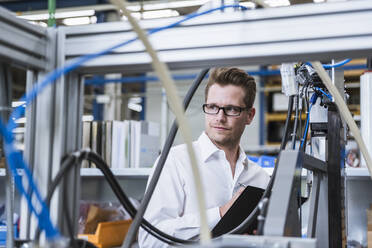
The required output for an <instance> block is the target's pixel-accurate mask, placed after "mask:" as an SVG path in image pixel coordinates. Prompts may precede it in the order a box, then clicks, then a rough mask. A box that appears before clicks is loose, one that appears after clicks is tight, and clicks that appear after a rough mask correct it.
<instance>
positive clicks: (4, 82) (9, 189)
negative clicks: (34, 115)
mask: <svg viewBox="0 0 372 248" xmlns="http://www.w3.org/2000/svg"><path fill="white" fill-rule="evenodd" d="M11 82H12V75H11V72H10V67H9V66H8V65H6V64H5V63H0V117H1V120H2V121H4V120H7V119H9V115H10V111H11V109H12V108H11V107H12V106H11V99H12V91H11ZM0 156H4V154H3V139H2V138H1V137H0ZM5 172H6V175H5V204H6V221H7V223H12V224H11V225H7V235H6V240H7V242H6V247H7V248H12V247H14V229H13V223H14V220H13V209H14V180H13V177H11V175H10V171H9V170H8V167H6V169H5Z"/></svg>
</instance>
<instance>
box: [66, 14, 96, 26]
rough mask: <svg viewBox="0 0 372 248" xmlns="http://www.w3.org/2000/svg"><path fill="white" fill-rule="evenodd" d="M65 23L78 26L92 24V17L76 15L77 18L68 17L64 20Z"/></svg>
mask: <svg viewBox="0 0 372 248" xmlns="http://www.w3.org/2000/svg"><path fill="white" fill-rule="evenodd" d="M62 22H63V24H65V25H66V26H76V25H87V24H90V23H91V21H90V18H89V17H88V16H86V17H75V18H66V19H64V20H63V21H62Z"/></svg>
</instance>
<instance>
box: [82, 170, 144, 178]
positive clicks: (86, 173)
mask: <svg viewBox="0 0 372 248" xmlns="http://www.w3.org/2000/svg"><path fill="white" fill-rule="evenodd" d="M111 171H112V172H113V173H114V175H115V176H117V177H136V178H137V177H141V178H146V177H148V176H149V175H150V172H151V168H124V169H112V170H111ZM80 175H81V176H82V177H103V174H102V172H101V171H100V170H99V169H97V168H82V169H80Z"/></svg>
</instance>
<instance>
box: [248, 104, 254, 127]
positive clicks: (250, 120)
mask: <svg viewBox="0 0 372 248" xmlns="http://www.w3.org/2000/svg"><path fill="white" fill-rule="evenodd" d="M255 114H256V109H255V108H254V107H252V108H250V109H249V110H247V120H246V125H249V124H251V122H252V120H253V118H254V115H255Z"/></svg>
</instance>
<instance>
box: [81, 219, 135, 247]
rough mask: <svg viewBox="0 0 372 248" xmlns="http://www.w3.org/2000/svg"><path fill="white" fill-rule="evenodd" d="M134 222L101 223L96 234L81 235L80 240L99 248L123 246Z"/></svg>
mask: <svg viewBox="0 0 372 248" xmlns="http://www.w3.org/2000/svg"><path fill="white" fill-rule="evenodd" d="M131 223H132V220H120V221H111V222H101V223H99V224H98V227H97V230H96V232H95V234H79V235H78V236H79V238H80V239H85V240H87V241H89V242H91V243H93V244H94V245H95V246H97V247H98V248H109V247H114V246H121V244H122V243H123V241H124V238H125V236H126V234H127V232H128V230H129V227H130V224H131Z"/></svg>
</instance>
